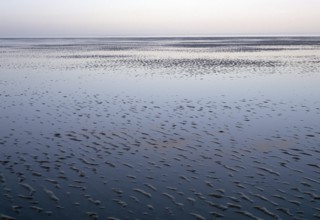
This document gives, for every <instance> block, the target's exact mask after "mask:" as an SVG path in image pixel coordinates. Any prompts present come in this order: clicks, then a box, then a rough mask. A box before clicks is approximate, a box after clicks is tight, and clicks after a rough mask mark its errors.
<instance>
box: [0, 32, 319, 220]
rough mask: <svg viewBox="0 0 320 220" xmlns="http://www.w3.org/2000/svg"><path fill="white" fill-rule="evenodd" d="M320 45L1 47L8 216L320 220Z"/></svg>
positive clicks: (251, 41) (0, 176)
mask: <svg viewBox="0 0 320 220" xmlns="http://www.w3.org/2000/svg"><path fill="white" fill-rule="evenodd" d="M319 82H320V39H319V38H298V37H296V38H262V37H261V38H134V39H132V38H131V39H130V38H121V39H117V38H114V39H0V103H1V106H0V123H1V126H0V148H1V152H2V153H1V154H0V184H1V187H0V204H1V206H0V219H32V220H34V219H35V220H36V219H319V218H320V208H319V207H320V206H319V204H320V159H319V158H320V99H319V94H320V87H319Z"/></svg>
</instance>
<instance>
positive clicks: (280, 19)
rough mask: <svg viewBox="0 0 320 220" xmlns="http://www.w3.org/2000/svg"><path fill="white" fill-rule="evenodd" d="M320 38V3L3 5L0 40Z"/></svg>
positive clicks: (53, 1)
mask: <svg viewBox="0 0 320 220" xmlns="http://www.w3.org/2000/svg"><path fill="white" fill-rule="evenodd" d="M288 34H290V35H320V0H0V37H58V36H61V37H63V36H69V37H72V36H155V35H156V36H157V35H161V36H163V35H288Z"/></svg>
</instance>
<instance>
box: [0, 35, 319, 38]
mask: <svg viewBox="0 0 320 220" xmlns="http://www.w3.org/2000/svg"><path fill="white" fill-rule="evenodd" d="M195 37H198V38H219V37H230V38H232V37H320V34H221V35H219V34H217V35H101V36H89V35H88V36H86V35H83V36H72V35H69V36H0V39H32V38H33V39H35V38H38V39H68V38H79V39H81V38H82V39H86V38H97V39H99V38H100V39H102V38H195Z"/></svg>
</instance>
